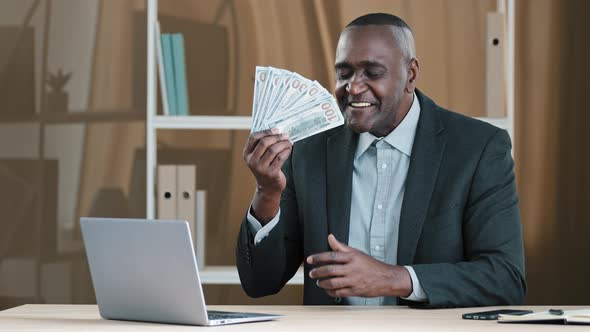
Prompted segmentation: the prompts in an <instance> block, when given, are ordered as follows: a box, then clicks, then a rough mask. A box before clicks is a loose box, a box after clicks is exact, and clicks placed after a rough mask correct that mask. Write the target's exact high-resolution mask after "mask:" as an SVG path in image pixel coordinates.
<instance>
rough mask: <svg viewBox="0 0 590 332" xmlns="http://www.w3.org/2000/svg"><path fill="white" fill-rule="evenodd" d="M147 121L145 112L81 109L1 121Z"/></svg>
mask: <svg viewBox="0 0 590 332" xmlns="http://www.w3.org/2000/svg"><path fill="white" fill-rule="evenodd" d="M129 121H145V114H144V113H142V112H138V111H99V110H95V111H83V112H82V111H80V112H68V113H43V114H42V115H40V114H31V115H24V116H23V115H2V116H0V124H1V123H35V122H43V123H45V124H62V123H93V122H97V123H98V122H129Z"/></svg>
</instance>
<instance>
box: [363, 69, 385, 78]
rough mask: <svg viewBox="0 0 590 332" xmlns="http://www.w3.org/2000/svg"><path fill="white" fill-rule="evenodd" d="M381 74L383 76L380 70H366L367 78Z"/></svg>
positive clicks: (377, 76)
mask: <svg viewBox="0 0 590 332" xmlns="http://www.w3.org/2000/svg"><path fill="white" fill-rule="evenodd" d="M381 76H383V72H382V71H376V70H368V71H367V77H369V78H379V77H381Z"/></svg>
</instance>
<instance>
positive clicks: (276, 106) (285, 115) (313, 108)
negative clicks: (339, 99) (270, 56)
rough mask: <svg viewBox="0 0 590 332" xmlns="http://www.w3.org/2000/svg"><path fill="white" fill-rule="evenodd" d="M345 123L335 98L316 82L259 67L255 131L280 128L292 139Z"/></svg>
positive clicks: (297, 139) (255, 100) (257, 68)
mask: <svg viewBox="0 0 590 332" xmlns="http://www.w3.org/2000/svg"><path fill="white" fill-rule="evenodd" d="M342 124H344V117H343V116H342V112H340V109H338V104H337V103H336V100H335V99H334V97H333V96H332V94H330V93H329V92H328V91H327V90H326V89H325V88H324V87H322V86H321V85H320V84H319V83H318V82H317V81H311V80H308V79H307V78H305V77H303V76H301V75H299V74H297V73H294V72H291V71H288V70H285V69H278V68H273V67H259V66H258V67H256V76H255V81H254V100H253V106H252V132H257V131H262V130H267V129H271V128H277V129H278V130H279V132H280V133H286V134H288V135H289V139H290V140H291V142H293V143H294V142H297V141H299V140H302V139H304V138H307V137H309V136H312V135H315V134H317V133H321V132H323V131H326V130H328V129H332V128H334V127H338V126H340V125H342Z"/></svg>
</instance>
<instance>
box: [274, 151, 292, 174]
mask: <svg viewBox="0 0 590 332" xmlns="http://www.w3.org/2000/svg"><path fill="white" fill-rule="evenodd" d="M291 151H292V146H290V147H289V148H287V149H285V150H283V152H281V153H279V154H277V156H276V157H275V159H274V160H273V161H272V162H271V163H270V165H269V168H271V169H272V170H276V169H281V167H283V164H284V163H285V160H287V158H289V155H290V154H291Z"/></svg>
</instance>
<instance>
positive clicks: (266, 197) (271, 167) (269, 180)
mask: <svg viewBox="0 0 590 332" xmlns="http://www.w3.org/2000/svg"><path fill="white" fill-rule="evenodd" d="M292 147H293V143H291V141H289V137H288V136H287V135H285V134H279V133H278V131H277V130H276V129H269V130H265V131H260V132H255V133H252V134H251V135H250V137H249V138H248V142H247V143H246V146H245V147H244V160H245V161H246V164H247V165H248V168H250V171H251V172H252V174H253V175H254V177H255V178H256V193H255V195H254V199H253V201H252V210H253V211H251V212H252V215H253V216H254V217H255V218H256V219H257V220H258V221H259V222H260V223H261V224H262V225H265V224H266V223H268V222H269V221H270V220H271V219H272V218H274V216H276V214H277V213H278V211H279V205H280V201H281V193H282V192H283V190H284V189H285V187H286V186H287V180H286V178H285V174H283V171H282V170H281V167H282V166H283V164H284V163H285V160H287V158H288V157H289V155H290V154H291V149H292Z"/></svg>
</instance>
